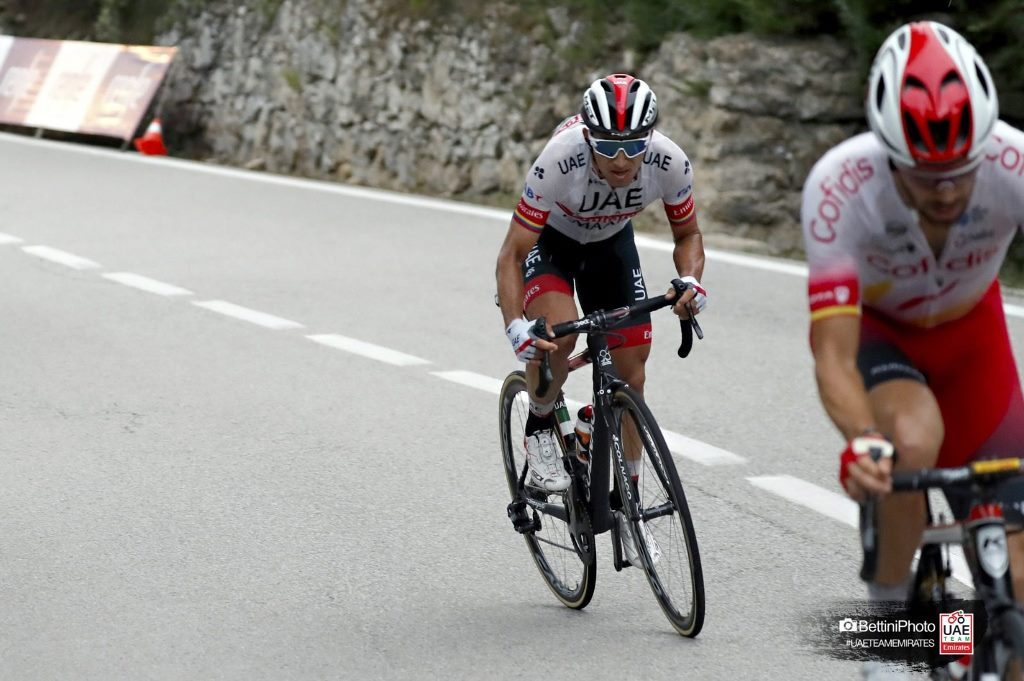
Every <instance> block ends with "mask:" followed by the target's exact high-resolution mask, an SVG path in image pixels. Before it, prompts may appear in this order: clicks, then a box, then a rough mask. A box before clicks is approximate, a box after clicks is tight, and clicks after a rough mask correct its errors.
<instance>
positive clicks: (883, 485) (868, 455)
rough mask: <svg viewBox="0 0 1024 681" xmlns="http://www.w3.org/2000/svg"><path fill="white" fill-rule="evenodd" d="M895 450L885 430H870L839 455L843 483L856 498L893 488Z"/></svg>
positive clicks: (888, 490) (886, 491)
mask: <svg viewBox="0 0 1024 681" xmlns="http://www.w3.org/2000/svg"><path fill="white" fill-rule="evenodd" d="M894 452H895V449H894V448H893V445H892V442H890V441H889V440H888V439H887V438H886V437H885V436H884V435H882V434H881V433H875V432H867V433H864V434H863V435H859V436H857V437H855V438H853V439H852V440H850V443H849V444H848V445H846V449H844V450H843V453H842V454H840V455H839V484H841V485H842V486H843V488H844V489H845V490H846V493H847V494H849V495H850V496H851V497H852V498H853V499H855V500H856V501H864V500H865V499H866V498H867V497H869V496H874V495H880V494H888V493H889V492H891V491H892V458H893V453H894Z"/></svg>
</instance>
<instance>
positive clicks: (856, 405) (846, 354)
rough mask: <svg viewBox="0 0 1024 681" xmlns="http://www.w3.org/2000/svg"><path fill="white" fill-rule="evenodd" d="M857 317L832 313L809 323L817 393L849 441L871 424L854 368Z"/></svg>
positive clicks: (862, 388)
mask: <svg viewBox="0 0 1024 681" xmlns="http://www.w3.org/2000/svg"><path fill="white" fill-rule="evenodd" d="M859 342H860V317H859V316H855V315H834V316H831V317H825V318H824V319H819V320H817V321H815V322H812V323H811V350H812V352H813V353H814V375H815V378H816V379H817V381H818V393H819V395H821V402H822V404H823V405H824V407H825V411H826V412H828V415H829V418H831V419H832V422H833V423H835V424H836V427H837V428H838V429H839V430H840V432H842V434H843V437H845V438H846V439H847V440H852V439H853V438H855V437H857V436H858V435H860V434H861V433H863V432H864V431H865V430H868V429H871V428H873V427H874V417H873V416H872V413H871V405H870V404H869V403H868V396H867V391H865V390H864V381H863V379H862V378H861V375H860V371H858V370H857V348H858V344H859Z"/></svg>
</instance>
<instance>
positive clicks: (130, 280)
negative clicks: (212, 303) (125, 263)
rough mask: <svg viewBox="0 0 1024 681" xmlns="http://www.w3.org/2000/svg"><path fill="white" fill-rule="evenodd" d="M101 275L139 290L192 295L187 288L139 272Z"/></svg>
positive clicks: (160, 293) (159, 293) (163, 293)
mask: <svg viewBox="0 0 1024 681" xmlns="http://www.w3.org/2000/svg"><path fill="white" fill-rule="evenodd" d="M103 277H104V278H105V279H109V280H111V281H116V282H117V283H119V284H124V285H125V286H131V287H132V288H137V289H139V290H140V291H146V292H148V293H155V294H157V295H160V296H190V295H192V292H191V291H189V290H188V289H184V288H181V287H180V286H175V285H174V284H165V283H164V282H162V281H157V280H156V279H150V278H149V277H144V276H142V275H141V274H132V273H131V272H109V273H107V274H104V275H103Z"/></svg>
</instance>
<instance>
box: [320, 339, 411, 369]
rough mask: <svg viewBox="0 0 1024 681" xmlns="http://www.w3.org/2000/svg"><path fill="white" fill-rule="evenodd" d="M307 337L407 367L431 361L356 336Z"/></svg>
mask: <svg viewBox="0 0 1024 681" xmlns="http://www.w3.org/2000/svg"><path fill="white" fill-rule="evenodd" d="M306 338H308V339H309V340H311V341H315V342H317V343H320V344H321V345H326V346H328V347H332V348H336V349H338V350H344V351H345V352H351V353H353V354H356V355H362V356H363V357H369V358H370V359H375V360H377V361H378V362H386V363H388V364H393V365H395V366H400V367H405V366H415V365H417V364H430V363H431V362H430V361H429V360H426V359H422V358H420V357H414V356H413V355H407V354H405V353H404V352H399V351H398V350H392V349H390V348H384V347H381V346H379V345H374V344H373V343H367V342H365V341H361V340H356V339H355V338H348V337H347V336H339V335H337V334H333V333H326V334H316V335H312V336H306Z"/></svg>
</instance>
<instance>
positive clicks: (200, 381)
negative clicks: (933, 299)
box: [0, 136, 1024, 680]
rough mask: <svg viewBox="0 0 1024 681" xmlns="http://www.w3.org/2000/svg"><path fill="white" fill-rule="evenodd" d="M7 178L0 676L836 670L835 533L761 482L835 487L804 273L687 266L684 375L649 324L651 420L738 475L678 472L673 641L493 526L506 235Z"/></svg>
mask: <svg viewBox="0 0 1024 681" xmlns="http://www.w3.org/2000/svg"><path fill="white" fill-rule="evenodd" d="M0 153H2V155H3V158H4V159H5V162H4V163H3V164H0V187H2V189H0V216H2V222H0V286H2V290H3V295H2V296H0V312H2V320H3V322H2V324H0V376H2V377H3V385H4V388H3V390H2V391H0V473H2V475H0V479H2V492H0V678H4V679H23V680H30V679H31V680H34V679H72V678H73V679H105V680H106V679H360V680H364V679H425V678H444V679H479V678H485V677H487V678H491V679H524V678H537V677H539V676H547V677H552V678H573V679H575V678H587V679H594V680H601V679H673V680H676V679H680V678H687V679H690V678H693V679H762V678H769V677H777V678H786V679H824V678H830V679H831V678H836V679H845V678H849V679H852V678H857V676H858V666H857V665H856V664H855V663H851V662H840V661H836V660H832V659H829V658H827V657H826V656H824V655H822V654H820V652H817V651H815V650H812V649H810V648H808V646H807V645H806V642H805V637H804V634H805V633H806V632H805V631H804V629H805V625H804V623H803V620H804V618H805V617H806V616H808V615H809V614H812V613H815V612H819V611H821V610H822V609H823V608H828V607H830V606H832V605H834V604H836V603H837V602H839V601H842V600H844V599H848V598H856V597H859V596H860V595H861V594H862V586H861V585H860V583H859V582H858V581H857V579H856V576H855V573H856V568H857V564H858V560H859V553H858V549H857V544H856V539H855V533H854V530H853V529H852V528H851V527H850V525H849V524H848V523H845V522H842V520H841V519H836V518H834V517H828V516H827V515H824V514H823V513H821V512H819V511H817V510H814V509H813V508H808V507H806V506H804V505H801V504H799V503H795V502H794V501H792V500H789V499H786V498H784V497H782V496H780V495H779V494H776V493H773V492H771V491H769V490H767V489H765V488H764V487H763V486H758V485H756V484H754V483H753V482H752V481H751V478H758V479H759V478H763V477H764V476H793V479H798V480H799V481H806V482H807V483H810V484H811V485H815V486H816V488H815V489H817V488H822V489H824V490H829V491H832V492H835V491H837V490H838V488H837V486H836V484H835V482H834V472H835V454H836V452H837V450H838V448H839V447H840V446H841V444H840V442H839V438H838V436H837V435H836V434H835V433H834V432H833V430H832V428H831V426H830V425H829V424H828V422H827V420H826V418H825V416H824V413H823V411H822V410H821V408H820V407H819V406H818V403H817V399H816V393H815V389H814V385H813V377H812V373H811V362H810V355H809V352H808V349H807V344H806V335H807V314H806V311H805V286H806V282H805V280H804V279H803V278H802V277H800V276H797V275H794V274H791V273H785V272H777V271H772V270H766V269H763V268H759V267H750V266H747V265H739V264H731V263H728V262H725V261H723V260H721V259H712V260H711V261H709V263H708V266H707V269H706V274H705V278H704V283H705V284H706V285H707V287H708V289H709V291H710V294H711V304H710V306H709V308H708V310H707V311H706V313H705V314H704V315H702V322H703V325H704V328H705V331H706V339H705V340H704V341H703V342H700V343H699V344H698V345H697V347H696V349H695V350H694V352H693V355H692V357H691V358H690V359H688V360H685V361H680V360H678V359H677V358H676V357H675V346H676V342H677V339H676V337H675V336H676V334H677V331H676V328H677V325H676V322H675V320H674V318H673V317H671V315H669V314H668V313H664V314H661V315H658V316H656V319H655V345H654V350H653V356H652V359H651V365H650V366H651V367H652V370H651V371H650V372H649V375H650V377H649V380H648V385H647V397H648V401H649V403H650V405H651V407H652V409H653V411H654V413H655V414H656V415H657V416H658V418H659V420H660V422H661V425H662V426H663V427H664V428H665V429H668V430H671V431H673V432H676V433H681V434H685V435H687V436H689V437H692V438H695V439H697V440H700V441H702V442H704V443H708V444H710V445H714V446H715V447H719V448H722V449H724V450H727V451H729V452H732V453H733V454H735V455H737V456H739V457H742V460H741V462H739V463H726V464H723V465H704V464H701V463H698V462H696V461H694V460H693V459H691V458H687V457H686V456H680V457H679V458H678V459H677V461H678V463H679V466H680V468H681V471H682V474H683V479H684V485H685V487H686V490H687V494H688V496H689V501H690V506H691V510H692V512H693V516H694V522H695V524H696V527H697V530H698V533H699V539H700V546H701V550H702V554H703V560H704V570H705V581H706V586H707V619H706V624H705V628H704V631H703V633H702V634H701V635H700V637H699V638H698V639H696V640H686V639H682V638H680V637H679V636H677V635H676V634H674V633H673V632H672V630H671V628H670V627H669V625H668V624H667V622H666V621H665V620H664V618H663V616H662V614H661V612H660V610H659V609H658V607H657V605H656V603H655V601H654V599H653V598H652V596H651V594H650V592H649V589H648V587H647V585H646V581H645V580H644V578H643V576H642V574H640V573H639V572H638V571H636V570H626V571H624V572H622V573H615V572H614V571H613V570H612V568H611V565H610V555H611V551H610V546H609V545H608V542H607V538H606V536H603V537H602V538H601V542H600V543H599V552H600V554H601V557H600V561H601V562H600V565H599V577H598V586H597V589H598V591H597V594H596V596H595V598H594V601H593V602H592V604H591V605H590V606H589V607H588V608H587V609H586V610H585V611H584V612H582V613H578V612H573V611H569V610H567V609H565V608H563V607H561V606H560V605H558V604H557V603H556V602H555V600H554V599H553V598H552V596H551V595H550V593H549V592H548V591H547V589H546V588H545V586H544V585H543V583H542V581H541V579H540V577H539V576H538V574H537V572H536V569H535V568H534V566H533V564H532V562H531V561H530V558H529V556H528V554H527V552H526V550H525V549H524V547H523V544H522V540H521V539H520V538H519V537H518V536H517V535H515V534H514V533H513V532H512V530H511V527H510V525H509V523H508V520H507V519H506V517H505V505H506V503H507V501H508V500H507V491H506V488H505V482H504V479H503V473H502V469H501V465H500V453H499V448H498V442H497V429H496V425H497V424H496V409H495V407H496V398H495V396H494V394H493V393H492V392H490V390H489V387H488V386H489V385H490V384H489V383H488V379H490V381H491V383H493V381H496V380H498V379H500V378H502V377H503V376H504V374H505V373H507V371H508V370H510V369H512V368H514V366H515V363H514V361H513V357H512V354H511V351H510V350H509V348H508V344H507V341H506V340H505V338H504V334H503V332H502V324H501V320H500V316H499V314H498V311H497V309H496V308H495V307H494V304H493V300H492V297H493V292H494V284H493V270H494V259H495V255H496V252H497V249H498V246H499V244H500V243H501V240H502V238H503V236H504V232H505V229H506V226H507V222H506V221H505V219H506V218H505V216H501V215H498V214H496V212H495V211H488V210H485V209H475V208H472V207H467V206H454V205H453V204H446V203H443V202H434V201H428V200H420V199H415V198H410V197H398V196H396V195H389V194H384V193H372V192H365V191H363V190H355V189H345V188H341V187H336V186H331V185H324V184H316V183H304V182H300V181H289V180H278V179H275V178H272V177H269V176H265V175H258V174H247V173H239V172H230V171H224V172H221V171H219V170H217V169H212V168H209V167H205V166H200V165H197V164H190V163H185V162H180V161H153V160H151V159H139V158H138V157H136V156H134V155H129V154H123V155H119V154H114V153H107V152H96V151H91V150H82V149H79V148H77V147H70V146H67V145H61V144H53V143H38V142H31V141H28V140H24V139H21V138H12V137H9V136H0ZM40 246H42V247H45V248H37V247H40ZM72 255H73V256H75V257H77V258H79V259H84V260H75V259H73V258H71V257H70V256H72ZM641 258H642V260H643V264H644V267H645V270H646V274H647V281H648V284H649V286H650V287H651V289H652V290H659V289H661V288H662V287H664V286H667V282H668V281H669V278H670V277H671V275H672V272H671V259H670V257H669V255H668V254H667V253H666V252H664V251H662V250H659V249H657V248H644V249H643V250H642V251H641ZM125 273H128V274H125ZM129 275H131V276H129ZM139 277H144V278H145V279H139ZM125 282H131V285H126V283H125ZM140 282H142V283H140ZM157 284H160V285H162V287H161V286H158V285H157ZM140 285H141V286H144V287H148V288H138V286H140ZM225 303H229V304H231V305H233V306H241V307H242V308H244V310H239V309H238V307H231V306H228V305H225ZM246 310H247V311H246ZM227 313H230V314H227ZM260 314H262V315H264V316H260ZM231 315H241V318H239V317H238V316H231ZM1010 324H1011V330H1012V333H1013V334H1014V341H1015V345H1016V349H1017V352H1018V355H1019V356H1022V355H1020V353H1021V350H1022V348H1021V342H1022V341H1021V339H1022V331H1024V324H1022V320H1021V319H1019V318H1012V319H1011V322H1010ZM309 336H317V337H318V338H319V341H316V340H314V339H311V338H310V337H309ZM324 336H327V338H324ZM336 336H340V337H344V338H347V339H354V340H356V341H361V342H362V343H366V344H371V345H369V346H367V345H356V346H354V347H355V349H356V350H357V351H356V352H353V351H349V350H342V349H338V348H337V347H333V346H332V345H329V344H328V343H334V344H337V343H339V342H342V341H339V340H338V338H336ZM346 342H349V341H346ZM349 347H353V346H351V345H349ZM388 351H392V352H394V351H397V352H399V353H404V354H402V355H393V354H387V353H388ZM417 360H418V361H417ZM448 372H467V373H461V374H457V375H453V374H451V373H448ZM439 374H440V375H439ZM459 377H462V378H461V379H459ZM467 377H468V380H467ZM453 378H456V379H458V380H462V382H457V381H456V380H452V379H453ZM587 385H588V383H587V379H586V378H585V377H580V378H574V379H573V381H572V382H571V383H570V387H569V389H568V392H569V394H570V397H575V398H576V399H580V400H583V399H585V398H586V390H587ZM786 480H790V479H788V478H787V479H786ZM790 481H791V480H790ZM847 510H848V509H847ZM843 512H844V511H843V510H842V509H840V511H839V513H840V515H842V513H843Z"/></svg>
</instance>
